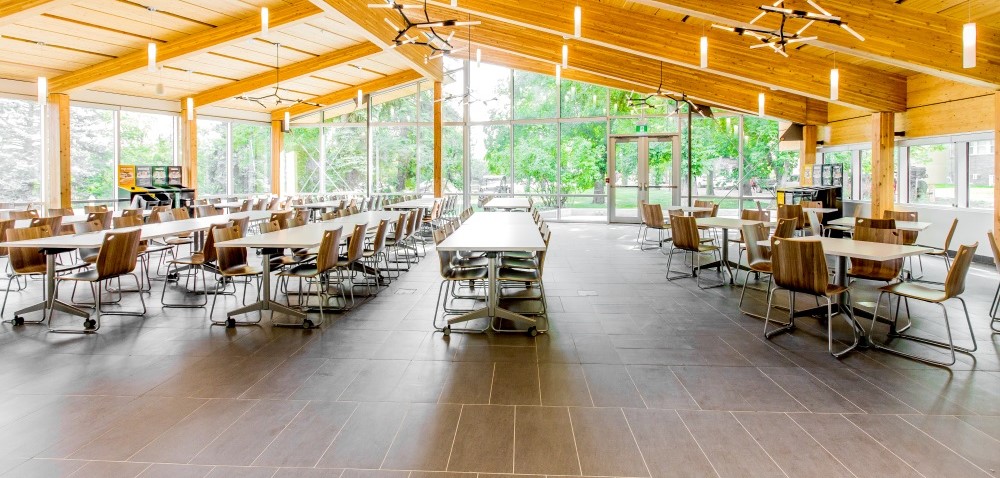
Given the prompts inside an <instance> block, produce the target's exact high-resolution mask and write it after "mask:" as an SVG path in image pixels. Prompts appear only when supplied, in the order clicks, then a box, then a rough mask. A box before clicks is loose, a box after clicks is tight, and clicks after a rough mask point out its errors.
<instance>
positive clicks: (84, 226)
mask: <svg viewBox="0 0 1000 478" xmlns="http://www.w3.org/2000/svg"><path fill="white" fill-rule="evenodd" d="M103 230H104V225H103V224H101V223H100V222H99V221H97V220H93V221H86V222H78V223H76V224H73V232H74V233H76V234H87V233H91V232H97V231H103ZM100 252H101V249H100V248H96V249H93V248H87V249H77V250H76V253H77V255H78V256H79V257H80V262H82V263H83V264H87V265H93V264H94V263H96V262H97V254H98V253H100Z"/></svg>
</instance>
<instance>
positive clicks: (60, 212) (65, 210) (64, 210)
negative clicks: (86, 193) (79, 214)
mask: <svg viewBox="0 0 1000 478" xmlns="http://www.w3.org/2000/svg"><path fill="white" fill-rule="evenodd" d="M72 215H73V208H71V207H55V208H49V217H57V216H72Z"/></svg>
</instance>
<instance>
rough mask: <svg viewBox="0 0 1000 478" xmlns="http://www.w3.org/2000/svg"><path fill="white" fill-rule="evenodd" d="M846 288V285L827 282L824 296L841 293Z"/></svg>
mask: <svg viewBox="0 0 1000 478" xmlns="http://www.w3.org/2000/svg"><path fill="white" fill-rule="evenodd" d="M846 290H847V287H845V286H842V285H838V284H828V285H827V286H826V296H827V297H831V296H834V295H837V294H841V293H843V292H844V291H846Z"/></svg>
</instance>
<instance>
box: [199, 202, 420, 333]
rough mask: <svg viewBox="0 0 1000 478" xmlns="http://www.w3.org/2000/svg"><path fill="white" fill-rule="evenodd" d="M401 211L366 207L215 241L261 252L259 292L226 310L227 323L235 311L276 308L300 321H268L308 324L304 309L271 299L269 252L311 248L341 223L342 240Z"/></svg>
mask: <svg viewBox="0 0 1000 478" xmlns="http://www.w3.org/2000/svg"><path fill="white" fill-rule="evenodd" d="M401 214H404V213H402V212H396V211H368V212H362V213H358V214H351V215H350V216H345V217H338V218H336V219H333V220H330V221H319V222H312V223H309V224H306V225H304V226H299V227H290V228H287V229H282V230H280V231H274V232H268V233H265V234H257V235H254V236H246V237H242V238H239V239H233V240H231V241H224V242H217V243H215V247H217V248H225V247H243V248H249V249H257V250H259V251H260V252H261V254H260V256H261V269H262V270H263V274H262V275H261V293H262V294H263V296H262V298H261V299H260V300H258V301H257V302H254V303H253V304H249V305H246V306H243V307H239V308H237V309H233V310H230V311H228V312H226V321H227V323H229V324H233V325H235V323H236V322H235V319H233V317H234V316H237V315H243V314H248V313H251V312H260V313H261V314H263V313H264V312H265V311H271V312H272V313H274V312H278V313H281V314H284V315H287V316H289V317H292V318H293V319H298V320H301V321H302V322H301V323H288V322H272V325H276V326H286V327H299V326H304V327H311V324H312V323H311V321H309V318H308V316H307V314H306V312H305V311H303V310H297V309H294V308H292V307H288V306H286V305H284V304H280V303H278V302H276V301H274V300H272V299H271V256H273V255H277V254H279V253H280V252H281V251H283V250H285V249H312V248H314V247H317V246H319V245H320V243H322V242H323V233H325V232H326V231H331V230H334V229H337V228H338V227H343V231H342V233H341V236H340V237H341V240H342V241H346V240H347V239H349V238H350V237H351V234H352V233H353V230H354V226H356V225H359V224H367V225H368V229H372V228H375V227H377V226H378V224H379V222H380V221H383V220H387V221H395V220H398V219H399V216H400V215H401Z"/></svg>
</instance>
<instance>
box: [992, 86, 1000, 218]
mask: <svg viewBox="0 0 1000 478" xmlns="http://www.w3.org/2000/svg"><path fill="white" fill-rule="evenodd" d="M993 96H994V98H995V99H996V101H994V104H995V106H994V113H993V117H994V118H993V177H994V178H996V177H1000V176H998V175H1000V91H998V92H996V93H994V94H993ZM993 235H994V236H996V237H1000V185H997V184H996V183H995V182H994V185H993Z"/></svg>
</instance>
